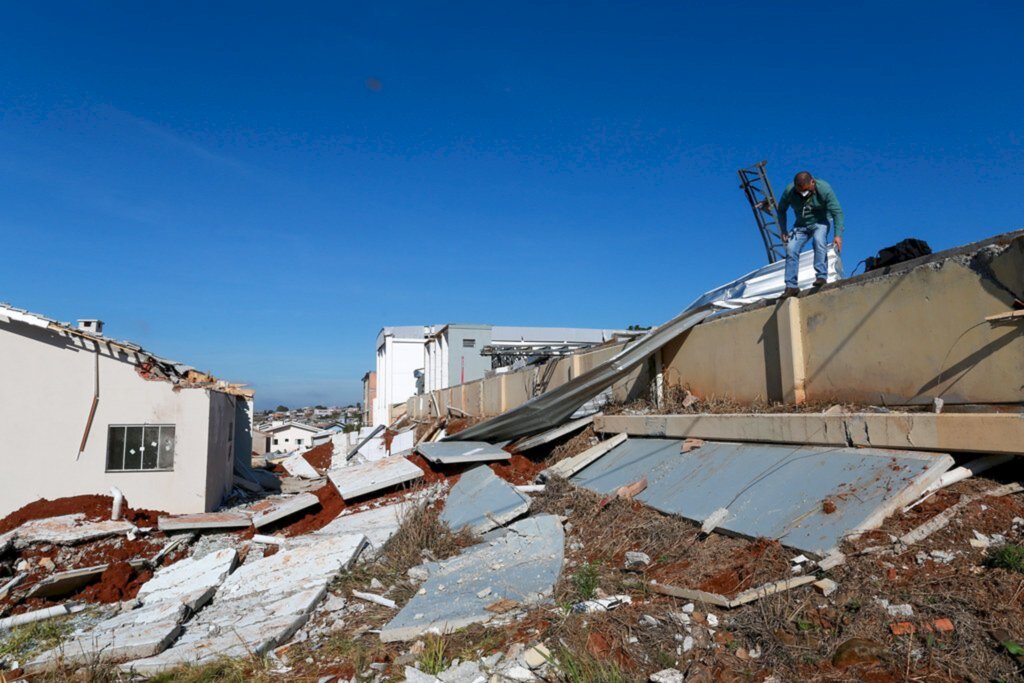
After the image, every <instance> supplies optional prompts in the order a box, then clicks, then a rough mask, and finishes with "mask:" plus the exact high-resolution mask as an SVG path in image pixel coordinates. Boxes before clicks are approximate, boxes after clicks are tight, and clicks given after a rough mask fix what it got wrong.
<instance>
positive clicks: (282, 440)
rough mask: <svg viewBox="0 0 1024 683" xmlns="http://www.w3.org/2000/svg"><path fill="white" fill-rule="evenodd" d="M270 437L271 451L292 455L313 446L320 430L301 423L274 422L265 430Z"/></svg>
mask: <svg viewBox="0 0 1024 683" xmlns="http://www.w3.org/2000/svg"><path fill="white" fill-rule="evenodd" d="M263 431H264V432H265V433H266V434H269V435H270V450H271V452H273V453H291V452H292V451H294V450H298V449H300V448H309V447H310V446H312V445H313V435H314V434H319V433H320V431H321V430H320V429H317V428H316V427H310V426H309V425H307V424H302V423H301V422H274V423H271V426H270V427H269V428H268V429H264V430H263Z"/></svg>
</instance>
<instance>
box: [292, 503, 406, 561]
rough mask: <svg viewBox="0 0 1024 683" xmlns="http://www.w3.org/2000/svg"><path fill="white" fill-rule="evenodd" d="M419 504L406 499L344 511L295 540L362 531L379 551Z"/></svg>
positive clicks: (301, 540) (371, 545)
mask: <svg viewBox="0 0 1024 683" xmlns="http://www.w3.org/2000/svg"><path fill="white" fill-rule="evenodd" d="M417 504H418V503H416V502H412V501H405V502H401V503H398V504H396V505H384V506H382V507H379V508H370V509H369V510H365V511H363V512H356V513H350V514H344V513H342V514H341V515H339V516H338V517H335V518H334V520H333V521H331V522H330V523H329V524H328V525H327V526H325V527H324V528H322V529H320V530H318V531H314V532H313V533H312V534H307V535H306V536H299V537H297V538H295V539H293V540H294V541H295V542H304V539H311V540H312V539H314V538H318V537H321V536H341V535H344V534H354V533H360V534H363V535H364V536H366V540H367V542H368V543H369V544H370V547H371V548H372V549H373V552H378V551H380V549H381V548H382V547H384V544H385V543H387V540H388V539H389V538H391V537H392V536H393V535H394V533H395V532H396V531H398V527H399V526H401V524H402V520H403V519H405V516H406V515H407V514H409V512H411V511H412V509H413V506H415V505H417Z"/></svg>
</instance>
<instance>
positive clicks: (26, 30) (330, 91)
mask: <svg viewBox="0 0 1024 683" xmlns="http://www.w3.org/2000/svg"><path fill="white" fill-rule="evenodd" d="M835 5H836V4H835V3H816V4H808V3H799V4H798V3H764V2H749V3H744V2H735V3H700V4H698V3H678V2H672V3H664V4H658V3H625V2H623V3H616V4H610V3H609V4H599V3H552V2H515V3H512V2H507V3H488V2H484V3H481V2H465V3H422V2H409V3H399V2H372V3H358V4H356V3H337V2H332V3H314V2H302V3H295V2H291V3H261V2H237V3H228V2H214V3H209V2H194V3H188V2H145V3H129V2H123V3H103V2H90V3H70V2H65V3H46V2H38V3H6V4H5V6H4V8H3V21H2V22H0V102H2V107H0V234H2V235H3V236H4V238H5V239H4V244H5V252H6V253H5V258H4V260H3V264H2V265H0V300H6V301H8V302H10V303H13V304H14V305H17V306H21V307H24V308H28V309H31V310H34V311H37V312H40V313H44V314H47V315H50V316H53V317H57V318H60V319H62V320H73V319H75V318H81V317H100V318H103V319H104V320H105V321H106V322H107V325H108V330H107V331H108V332H109V334H111V335H112V336H116V337H119V338H128V339H132V340H134V341H137V342H139V343H141V344H143V345H144V346H146V347H148V348H151V349H153V350H154V351H155V352H157V353H159V354H162V355H165V356H168V357H172V358H176V359H179V360H182V361H185V362H188V363H190V364H193V365H195V366H197V367H200V368H203V369H206V370H210V371H213V372H214V373H216V374H217V375H219V376H221V377H224V378H227V379H231V380H235V381H245V382H249V383H251V384H252V385H254V386H255V387H256V389H257V403H258V405H260V406H262V407H265V406H268V405H271V406H272V405H276V404H277V403H278V402H284V403H287V404H303V403H348V402H354V401H356V400H358V398H359V387H360V384H359V380H360V378H361V377H362V375H363V373H364V372H365V371H366V370H368V369H371V368H372V365H373V361H374V348H373V346H374V340H375V337H376V334H377V332H378V330H379V329H380V328H381V327H382V326H384V325H402V324H420V323H434V322H487V323H493V324H502V325H558V326H581V327H623V326H626V325H629V324H631V323H640V324H645V325H652V324H658V323H660V322H663V321H664V320H667V319H668V318H670V317H672V316H673V315H675V314H676V313H677V312H679V311H680V310H681V309H682V308H683V307H685V306H686V304H688V303H689V302H690V301H691V300H693V299H694V298H695V297H696V296H698V295H699V294H700V293H701V292H703V291H705V290H707V289H710V288H711V287H713V286H716V285H718V284H721V283H722V282H724V281H727V280H729V279H732V278H734V277H737V276H739V275H741V274H743V273H745V272H747V271H749V270H751V269H753V268H756V267H758V266H759V265H761V264H762V262H763V260H764V254H763V249H762V247H761V245H760V241H759V238H758V235H757V233H756V228H755V225H754V222H753V218H752V216H751V214H750V210H749V208H748V207H747V205H746V202H745V200H744V198H743V195H742V193H741V192H740V190H739V189H738V183H737V179H736V169H738V168H740V167H741V166H746V165H749V164H751V163H753V162H756V161H758V160H760V159H768V160H769V172H770V174H771V178H772V180H773V183H774V185H775V186H776V188H777V191H778V192H781V189H782V187H783V186H784V184H785V182H786V181H787V180H788V179H789V178H791V177H792V175H793V173H795V172H796V171H798V170H801V169H804V168H807V169H809V170H811V171H812V172H813V173H814V174H815V175H818V176H820V177H822V178H825V179H827V180H828V181H830V182H831V183H832V185H833V187H834V188H835V190H836V193H837V195H838V196H839V199H840V201H841V202H842V204H843V206H844V209H845V211H846V216H847V234H846V251H845V253H844V260H845V262H846V264H847V268H848V270H849V269H851V268H852V267H853V265H854V264H856V263H857V262H858V261H860V260H861V259H863V258H864V257H865V256H868V255H871V254H873V253H874V252H876V251H877V250H878V249H879V248H881V247H884V246H886V245H888V244H891V243H893V242H896V241H898V240H899V239H902V238H904V237H918V238H922V239H925V240H927V241H928V242H929V243H930V244H931V245H932V247H933V248H934V249H936V250H939V249H943V248H948V247H952V246H956V245H958V244H961V243H964V242H968V241H972V240H975V239H981V238H984V237H987V236H990V235H993V234H996V233H999V232H1004V231H1008V230H1012V229H1017V228H1021V227H1024V85H1022V84H1024V78H1022V74H1021V60H1020V55H1019V39H1020V27H1021V26H1022V25H1024V4H1022V3H1020V2H1001V3H992V2H975V3H966V4H965V3H953V2H944V1H941V0H940V1H939V2H927V3H925V2H921V3H893V2H887V3H877V2H864V3H843V6H842V7H837V6H835ZM371 86H372V87H371Z"/></svg>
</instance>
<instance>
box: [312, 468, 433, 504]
mask: <svg viewBox="0 0 1024 683" xmlns="http://www.w3.org/2000/svg"><path fill="white" fill-rule="evenodd" d="M422 477H423V470H421V469H420V468H419V467H417V466H416V465H414V464H412V463H411V462H409V461H408V460H406V459H405V458H401V457H391V458H384V459H383V460H378V461H376V462H368V463H366V464H364V465H353V466H351V467H345V468H342V469H340V470H330V471H329V472H328V473H327V478H328V479H330V480H331V483H332V484H334V486H335V488H337V489H338V493H340V494H341V497H342V498H344V499H345V500H350V499H352V498H358V497H359V496H365V495H366V494H367V493H373V492H374V491H382V490H384V489H389V488H391V487H393V486H398V485H399V484H404V483H406V482H409V481H413V480H414V479H420V478H422Z"/></svg>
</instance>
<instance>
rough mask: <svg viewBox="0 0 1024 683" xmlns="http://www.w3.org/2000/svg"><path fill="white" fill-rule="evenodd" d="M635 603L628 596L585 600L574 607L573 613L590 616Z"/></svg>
mask: <svg viewBox="0 0 1024 683" xmlns="http://www.w3.org/2000/svg"><path fill="white" fill-rule="evenodd" d="M632 602H633V598H631V597H629V596H628V595H612V596H610V597H607V598H597V599H595V600H585V601H583V602H578V603H576V604H575V605H573V606H572V611H573V612H577V613H580V614H589V613H592V612H607V611H609V610H613V609H615V608H616V607H622V606H623V605H629V604H631V603H632Z"/></svg>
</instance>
